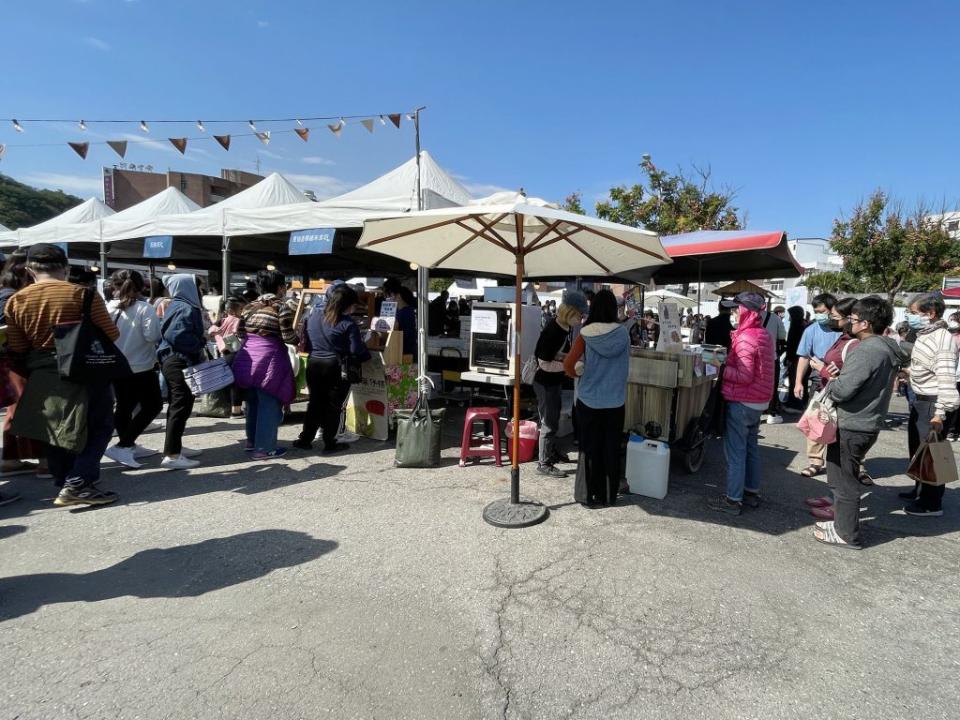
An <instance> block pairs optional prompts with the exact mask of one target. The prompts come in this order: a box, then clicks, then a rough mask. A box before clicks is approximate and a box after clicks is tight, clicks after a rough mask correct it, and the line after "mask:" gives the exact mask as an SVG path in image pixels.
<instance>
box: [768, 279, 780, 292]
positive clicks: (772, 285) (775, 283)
mask: <svg viewBox="0 0 960 720" xmlns="http://www.w3.org/2000/svg"><path fill="white" fill-rule="evenodd" d="M767 290H773V291H774V292H780V291H781V290H783V280H771V281H770V282H768V283H767Z"/></svg>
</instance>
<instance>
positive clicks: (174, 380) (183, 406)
mask: <svg viewBox="0 0 960 720" xmlns="http://www.w3.org/2000/svg"><path fill="white" fill-rule="evenodd" d="M163 284H164V286H165V287H166V288H167V293H168V294H169V295H170V297H171V300H170V304H169V305H168V306H167V309H166V311H165V312H164V314H163V320H162V321H161V323H160V348H159V350H158V351H157V359H158V360H159V361H160V372H162V373H163V377H164V378H166V381H167V387H168V388H169V394H170V404H169V406H168V407H167V437H166V440H165V441H164V444H163V455H164V457H163V460H161V461H160V467H163V468H167V469H169V470H186V469H189V468H192V467H196V466H197V465H199V464H200V463H199V462H197V461H196V460H193V459H192V457H195V456H196V455H199V452H198V451H196V450H191V449H189V448H185V447H183V431H184V430H185V429H186V427H187V419H188V418H189V417H190V413H192V412H193V402H194V397H193V393H192V392H190V386H189V385H187V381H186V380H185V379H184V377H183V371H184V370H186V369H187V368H188V367H190V366H191V365H196V364H197V363H199V362H200V361H201V360H202V359H203V351H204V349H205V347H206V343H207V341H206V330H205V328H204V326H203V305H202V304H201V303H200V291H199V290H198V289H197V279H196V277H195V276H194V275H190V274H188V273H178V274H176V275H167V276H166V277H165V278H163Z"/></svg>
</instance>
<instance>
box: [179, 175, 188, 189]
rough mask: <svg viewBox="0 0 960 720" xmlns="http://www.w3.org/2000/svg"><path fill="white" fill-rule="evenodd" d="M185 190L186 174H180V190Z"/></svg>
mask: <svg viewBox="0 0 960 720" xmlns="http://www.w3.org/2000/svg"><path fill="white" fill-rule="evenodd" d="M186 191H187V176H186V175H183V174H181V175H180V192H182V193H185V192H186Z"/></svg>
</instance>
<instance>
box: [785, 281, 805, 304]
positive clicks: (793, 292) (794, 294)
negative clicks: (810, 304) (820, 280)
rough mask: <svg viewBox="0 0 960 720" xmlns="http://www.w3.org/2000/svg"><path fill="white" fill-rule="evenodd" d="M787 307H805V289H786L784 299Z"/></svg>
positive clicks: (801, 287)
mask: <svg viewBox="0 0 960 720" xmlns="http://www.w3.org/2000/svg"><path fill="white" fill-rule="evenodd" d="M785 301H786V304H787V307H788V308H789V307H793V306H794V305H799V306H800V307H806V305H807V288H806V287H803V286H800V287H792V288H788V289H787V292H786V298H785Z"/></svg>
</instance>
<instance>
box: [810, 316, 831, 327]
mask: <svg viewBox="0 0 960 720" xmlns="http://www.w3.org/2000/svg"><path fill="white" fill-rule="evenodd" d="M813 319H814V320H816V321H817V322H818V323H819V324H820V327H824V328H829V327H830V313H816V314H815V315H814V316H813Z"/></svg>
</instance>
